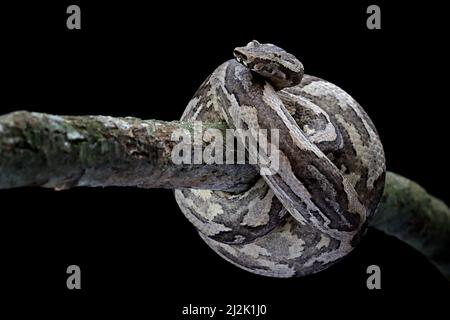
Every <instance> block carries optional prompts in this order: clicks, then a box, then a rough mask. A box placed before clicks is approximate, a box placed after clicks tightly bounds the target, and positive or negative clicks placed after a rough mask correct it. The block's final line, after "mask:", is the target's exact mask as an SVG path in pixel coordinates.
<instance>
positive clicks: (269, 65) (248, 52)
mask: <svg viewBox="0 0 450 320" xmlns="http://www.w3.org/2000/svg"><path fill="white" fill-rule="evenodd" d="M233 54H234V57H235V58H236V60H237V61H238V62H239V63H241V64H242V65H244V66H246V67H247V68H249V69H250V70H251V71H253V72H255V73H257V74H259V75H261V76H262V77H264V78H265V79H266V80H267V81H269V82H270V83H271V84H272V85H273V86H274V88H275V89H276V90H281V89H283V88H286V87H292V86H295V85H297V84H299V83H300V81H301V80H302V77H303V65H302V63H301V62H300V61H299V60H298V59H297V58H296V57H295V56H294V55H292V54H290V53H288V52H286V51H284V50H283V49H281V48H280V47H277V46H275V45H273V44H270V43H259V42H258V41H256V40H253V41H250V42H249V43H248V44H247V45H246V46H245V47H237V48H235V49H234V52H233Z"/></svg>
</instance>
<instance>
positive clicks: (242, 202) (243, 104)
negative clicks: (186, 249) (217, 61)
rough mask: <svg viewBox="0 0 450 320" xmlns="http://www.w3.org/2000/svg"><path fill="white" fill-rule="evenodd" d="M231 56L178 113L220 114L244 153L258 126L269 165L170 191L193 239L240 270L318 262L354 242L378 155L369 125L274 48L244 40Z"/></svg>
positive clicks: (381, 175)
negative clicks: (228, 179)
mask: <svg viewBox="0 0 450 320" xmlns="http://www.w3.org/2000/svg"><path fill="white" fill-rule="evenodd" d="M234 56H235V59H232V60H229V61H227V62H225V63H224V64H222V65H221V66H219V67H218V68H217V69H216V70H215V71H214V72H213V73H212V74H211V75H210V76H209V77H208V79H207V80H206V81H205V82H204V83H203V84H202V85H201V87H200V88H199V89H198V91H197V93H196V94H195V95H194V97H193V98H192V100H191V101H190V103H189V104H188V106H187V108H186V110H185V112H184V114H183V116H182V120H184V121H186V120H189V121H193V120H199V121H211V120H212V119H222V120H224V121H225V122H226V123H227V125H228V126H229V127H230V128H234V129H237V130H236V138H237V140H238V142H240V143H241V144H242V145H245V146H246V148H247V152H248V153H249V154H250V153H251V150H250V149H251V147H252V146H251V145H252V142H253V143H257V141H258V136H257V135H258V130H261V129H263V130H266V132H267V133H269V135H268V138H267V141H268V145H270V147H271V152H272V150H275V149H273V148H276V153H277V156H278V157H277V161H278V163H277V170H272V169H273V168H271V164H272V162H271V161H266V162H264V161H260V162H258V163H257V165H256V166H257V167H258V169H259V170H260V172H266V174H263V175H261V177H260V179H259V180H258V181H257V182H256V183H255V184H254V185H253V186H251V187H250V188H249V189H248V190H246V191H244V192H241V193H228V192H222V191H214V190H198V189H177V190H176V191H175V197H176V200H177V202H178V204H179V206H180V208H181V210H182V211H183V213H184V214H185V216H186V217H187V218H188V219H189V221H191V222H192V224H193V225H194V226H195V227H196V228H197V229H198V231H199V233H200V236H201V237H202V238H203V240H205V241H206V243H207V244H208V245H209V246H210V247H211V248H212V249H213V250H214V251H216V252H217V253H218V254H219V255H220V256H222V257H223V258H224V259H226V260H228V261H229V262H231V263H233V264H235V265H237V266H239V267H241V268H243V269H245V270H247V271H250V272H253V273H256V274H260V275H265V276H272V277H294V276H303V275H307V274H311V273H315V272H318V271H321V270H323V269H325V268H327V267H329V266H330V265H332V264H333V263H335V262H336V261H338V260H339V259H340V258H342V257H344V256H345V255H347V254H348V253H349V252H350V251H351V250H352V249H353V248H354V247H355V246H356V245H357V243H358V242H359V240H360V238H361V236H362V235H363V234H364V232H365V230H366V226H367V224H368V221H369V219H370V218H371V217H372V215H373V214H374V212H375V210H376V208H377V205H378V203H379V201H380V198H381V195H382V193H383V187H384V181H385V158H384V152H383V147H382V144H381V142H380V139H379V136H378V134H377V131H376V129H375V127H374V125H373V123H372V121H371V120H370V118H369V117H368V115H367V114H366V113H365V112H364V110H363V109H362V108H361V106H360V105H359V104H358V103H357V102H356V101H355V100H354V99H353V98H352V97H351V96H350V95H348V94H347V93H346V92H344V91H343V90H342V89H340V88H338V87H337V86H335V85H333V84H332V83H330V82H327V81H325V80H322V79H319V78H317V77H313V76H309V75H304V72H303V65H302V63H301V62H300V61H299V60H297V59H296V57H294V56H293V55H292V54H289V53H287V52H286V51H284V50H283V49H281V48H279V47H277V46H275V45H272V44H261V43H259V42H257V41H252V42H250V43H249V44H247V46H245V47H239V48H236V49H235V50H234ZM274 130H276V133H277V135H278V137H277V139H278V140H277V142H279V143H278V145H277V146H275V145H274V143H273V142H275V139H274V138H275V136H274V134H273V132H274ZM244 131H245V132H246V133H244ZM246 139H249V140H248V141H249V143H248V144H246V141H247V140H246Z"/></svg>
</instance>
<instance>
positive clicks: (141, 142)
mask: <svg viewBox="0 0 450 320" xmlns="http://www.w3.org/2000/svg"><path fill="white" fill-rule="evenodd" d="M208 129H218V130H221V131H222V133H223V132H224V130H225V129H226V127H225V125H224V123H222V122H217V123H208V124H204V126H203V131H202V134H203V133H204V132H205V130H208ZM177 130H187V131H188V132H190V133H192V130H193V123H190V122H179V121H171V122H164V121H158V120H140V119H137V118H130V117H127V118H113V117H105V116H54V115H47V114H42V113H30V112H25V111H20V112H14V113H10V114H7V115H4V116H0V189H8V188H16V187H24V186H41V187H48V188H55V189H67V188H71V187H75V186H88V187H97V186H103V187H105V186H134V187H141V188H186V187H190V188H199V189H214V190H222V191H229V192H240V191H243V190H246V189H247V188H248V187H249V186H250V185H252V184H253V183H254V182H255V180H256V179H258V177H259V176H258V172H257V171H256V170H255V169H254V167H253V166H252V165H242V164H234V165H233V164H209V165H208V164H190V165H187V164H183V165H181V164H180V165H177V164H174V162H173V161H172V158H171V152H172V150H173V148H174V146H175V144H177V143H178V141H173V140H172V134H173V133H174V132H175V131H177ZM200 143H201V144H202V146H201V147H202V150H203V148H204V147H205V146H206V142H204V141H201V142H200ZM191 151H192V152H191V159H193V157H194V154H193V153H194V152H193V150H191ZM223 154H224V155H225V154H226V150H223ZM371 225H372V226H373V227H375V228H377V229H379V230H381V231H383V232H385V233H387V234H389V235H393V236H395V237H397V238H399V239H400V240H402V241H405V242H406V243H408V244H410V245H411V246H412V247H414V248H416V249H417V250H419V251H420V252H422V253H423V254H424V255H425V256H426V257H427V258H429V259H430V261H431V262H433V263H434V264H435V265H436V266H437V267H438V268H439V270H440V271H441V272H442V273H443V274H444V275H445V276H446V277H447V278H448V279H450V254H449V248H450V210H449V208H448V207H447V206H446V205H445V204H444V203H443V202H442V201H440V200H438V199H436V198H434V197H432V196H431V195H429V194H428V193H427V192H426V191H425V190H424V189H423V188H421V187H420V186H419V185H417V184H416V183H415V182H413V181H410V180H408V179H406V178H404V177H401V176H399V175H396V174H394V173H391V172H388V174H387V178H386V186H385V191H384V195H383V197H382V200H381V202H380V205H379V208H378V212H377V214H376V215H375V218H374V219H373V220H372V221H371Z"/></svg>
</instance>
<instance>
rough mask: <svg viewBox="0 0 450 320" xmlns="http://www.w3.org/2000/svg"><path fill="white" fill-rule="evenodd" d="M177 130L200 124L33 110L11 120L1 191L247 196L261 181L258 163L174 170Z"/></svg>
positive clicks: (0, 165)
mask: <svg viewBox="0 0 450 320" xmlns="http://www.w3.org/2000/svg"><path fill="white" fill-rule="evenodd" d="M211 128H215V129H218V130H222V131H223V130H225V126H224V124H223V123H222V122H218V123H208V124H204V127H203V132H204V131H205V130H207V129H211ZM177 130H185V131H186V130H187V131H188V132H192V130H193V124H192V123H189V122H179V121H171V122H164V121H158V120H140V119H137V118H131V117H127V118H113V117H105V116H54V115H47V114H42V113H30V112H25V111H19V112H13V113H10V114H7V115H3V116H0V189H7V188H15V187H24V186H41V187H47V188H55V189H67V188H71V187H75V186H88V187H97V186H103V187H106V186H134V187H141V188H184V187H191V188H202V189H214V190H224V191H231V192H239V191H243V190H246V189H247V188H248V187H249V185H250V184H252V183H253V182H254V181H255V179H257V177H258V175H257V171H256V170H255V169H254V167H253V166H250V165H239V164H234V165H220V164H210V165H206V164H190V165H187V164H183V165H181V164H180V165H177V164H174V162H173V161H172V159H171V151H172V149H173V147H174V146H175V145H176V144H177V143H178V141H172V139H171V137H172V134H173V133H174V132H175V131H177ZM203 132H202V133H203ZM200 143H203V145H202V147H205V145H206V143H205V142H202V141H201V142H200ZM193 149H194V148H192V155H191V158H192V159H193V157H194V154H193V153H194V151H193ZM224 155H225V153H224Z"/></svg>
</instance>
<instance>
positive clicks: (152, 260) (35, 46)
mask: <svg viewBox="0 0 450 320" xmlns="http://www.w3.org/2000/svg"><path fill="white" fill-rule="evenodd" d="M374 3H375V4H378V5H380V7H381V11H382V29H381V30H368V29H367V28H366V18H367V16H368V15H367V14H366V8H367V6H368V5H369V4H372V3H371V2H364V1H363V2H360V3H359V4H345V5H344V4H336V3H333V2H330V3H329V4H327V3H324V2H320V3H317V4H312V3H310V2H308V3H306V2H305V1H293V2H282V1H274V2H272V3H270V4H263V3H262V2H254V3H248V2H242V1H239V2H231V1H230V2H207V3H205V4H201V3H190V4H183V5H181V4H176V3H174V2H165V3H163V4H158V5H156V4H154V5H152V4H150V2H148V4H147V5H145V6H144V5H142V4H137V3H130V2H128V1H122V2H117V3H114V4H112V3H111V2H103V3H102V2H96V5H93V4H92V2H87V1H73V2H63V1H60V2H58V3H55V4H49V3H46V4H43V3H33V4H30V3H24V2H17V3H16V4H15V5H14V6H5V5H2V7H1V8H0V12H1V18H0V20H1V30H0V32H1V52H2V58H1V60H0V61H1V70H0V77H1V80H2V81H1V87H0V88H1V89H0V93H1V94H0V113H1V114H4V113H7V112H12V111H17V110H30V111H38V112H46V113H54V114H73V115H84V114H102V115H112V116H135V117H140V118H156V119H161V120H172V119H178V118H179V117H180V116H181V114H182V111H183V109H184V107H185V106H186V104H187V103H188V101H189V100H190V98H191V96H192V95H193V93H194V92H195V90H196V89H197V87H198V86H199V85H200V84H201V83H202V82H203V80H204V79H205V78H206V77H207V76H208V75H209V74H210V73H211V72H212V71H213V70H214V69H215V67H217V66H218V65H219V64H221V63H222V62H223V61H225V60H227V59H230V58H231V53H232V49H233V48H234V47H235V46H241V45H244V44H246V43H247V42H248V41H250V40H252V39H258V40H259V41H260V42H272V43H275V44H277V45H279V46H280V47H283V48H284V49H286V50H287V51H288V52H291V53H293V54H295V55H296V56H297V57H298V58H299V59H300V60H301V61H302V62H303V64H304V66H305V70H306V73H308V74H312V75H315V76H319V77H321V78H324V79H326V80H328V81H331V82H333V83H335V84H337V85H338V86H340V87H342V88H343V89H344V90H346V91H347V92H348V93H350V94H351V95H352V96H353V97H354V98H355V99H356V100H357V101H358V102H360V104H361V105H362V106H363V107H364V108H365V110H366V111H367V113H368V114H369V115H370V117H371V118H372V120H373V121H374V123H375V125H376V126H377V129H378V131H379V133H380V136H381V139H382V141H383V144H384V147H385V152H386V158H387V166H388V169H389V170H391V171H394V172H397V173H400V174H402V175H404V176H407V177H409V178H411V179H413V180H415V181H417V182H418V183H420V184H421V185H423V186H424V187H425V188H426V189H427V190H428V191H429V192H430V193H432V194H433V195H436V196H438V197H439V198H441V199H443V200H444V201H445V202H446V203H450V198H449V195H448V186H447V183H446V181H449V179H450V174H449V170H448V169H447V165H448V158H447V155H446V151H447V150H446V149H447V147H448V143H447V138H448V125H447V122H448V118H447V116H446V108H448V101H447V100H448V99H447V98H446V97H447V92H448V88H447V83H446V82H444V80H441V79H443V78H442V77H440V76H441V75H445V74H446V73H447V72H448V63H447V59H448V49H446V48H445V42H446V41H448V33H447V32H446V30H445V29H444V27H445V20H444V18H445V15H444V14H445V12H444V11H443V8H441V7H439V6H438V5H434V4H432V3H429V2H427V3H426V4H425V3H422V4H420V5H415V4H411V3H410V2H404V3H398V4H397V6H395V7H394V6H393V4H389V3H384V2H380V1H376V2H374ZM69 4H78V5H80V7H81V12H82V16H81V19H82V29H81V30H68V29H67V28H66V18H67V14H66V8H67V6H68V5H69ZM0 202H1V209H0V211H1V215H0V219H1V220H0V226H1V227H0V228H1V230H2V231H1V239H2V244H1V250H2V255H1V267H2V269H3V271H2V273H1V276H2V279H1V285H0V290H1V291H3V293H6V294H7V296H8V297H9V299H8V303H7V304H8V305H10V304H9V301H11V302H18V303H19V304H18V305H17V306H16V305H15V304H14V308H15V312H18V313H23V312H31V313H33V314H36V313H37V312H38V311H46V312H51V313H55V314H57V315H58V318H65V317H66V316H68V315H72V314H74V313H78V314H82V315H87V314H90V313H91V312H92V311H94V310H95V311H96V312H97V313H98V314H116V313H117V312H119V311H124V312H126V313H129V312H136V313H142V314H143V315H145V316H150V317H151V316H152V315H156V314H161V315H162V316H159V317H158V318H182V316H181V308H182V306H184V305H188V304H190V303H192V304H197V305H202V306H206V305H215V306H218V307H224V305H225V304H233V303H235V304H248V303H256V304H267V305H268V310H269V316H268V317H267V318H268V319H287V318H294V317H295V318H301V317H303V318H304V317H305V316H304V315H305V312H307V311H309V312H311V314H312V315H323V314H325V313H332V314H334V315H336V316H346V317H349V315H350V316H351V315H353V316H354V317H359V316H361V312H360V311H356V309H357V308H356V307H357V306H360V307H363V308H364V309H365V310H366V311H365V313H370V314H372V313H373V312H376V311H378V312H380V313H385V312H386V313H387V312H389V313H391V312H392V310H396V311H398V312H399V314H400V313H401V314H404V313H405V312H408V313H411V314H412V313H415V312H416V311H419V310H424V311H427V312H428V313H429V315H432V314H433V313H437V312H438V311H439V310H440V309H441V308H443V307H445V305H444V304H443V303H444V302H445V301H446V300H447V302H448V298H449V297H450V295H449V292H450V290H449V285H448V282H447V281H446V279H445V278H444V277H443V276H441V275H440V273H439V272H438V271H437V269H436V268H435V267H434V266H433V265H431V264H430V263H429V262H428V261H427V260H426V259H425V258H424V257H423V256H422V255H421V254H419V253H417V252H416V251H414V250H413V249H412V248H410V247H409V246H407V245H405V244H403V243H401V242H399V241H397V240H396V239H394V238H391V237H388V236H386V235H384V234H382V233H380V232H378V231H376V230H369V232H368V235H367V236H366V237H365V239H364V240H363V242H362V243H361V245H360V246H359V247H358V248H357V249H356V250H355V251H354V252H353V253H352V254H351V255H350V256H348V257H347V258H346V259H344V260H343V261H342V262H340V263H339V264H337V265H336V266H334V267H332V268H330V269H328V270H326V271H324V272H321V273H319V274H317V275H312V276H309V277H305V278H300V279H287V280H283V279H271V278H264V277H260V276H256V275H252V274H249V273H247V272H244V271H242V270H240V269H238V268H236V267H234V266H232V265H230V264H228V263H226V262H224V261H223V260H222V259H221V258H220V257H218V256H217V255H215V254H214V253H213V252H212V251H211V250H210V249H209V248H207V246H206V245H205V244H204V243H203V242H202V241H201V240H200V238H199V237H198V236H197V235H196V232H195V230H194V228H193V227H192V226H191V225H190V224H189V222H188V221H187V220H186V219H185V218H184V217H183V215H182V213H181V212H180V210H179V209H178V208H177V205H176V203H175V200H174V198H173V195H172V192H171V191H170V190H138V189H133V188H105V189H87V188H78V189H73V190H69V191H63V192H55V191H52V190H45V189H33V188H22V189H16V190H3V191H1V192H0ZM71 264H77V265H79V266H80V267H81V270H82V290H80V291H69V290H67V288H66V284H65V282H66V277H67V274H66V268H67V266H68V265H71ZM370 264H377V265H379V266H380V267H381V271H382V290H379V291H369V290H368V289H367V288H366V278H367V274H366V268H367V266H368V265H370ZM3 296H4V295H3ZM88 308H90V309H89V310H90V311H89V312H88ZM388 310H389V311H388ZM164 315H165V316H164ZM127 318H135V317H132V316H130V317H127ZM192 319H195V317H192Z"/></svg>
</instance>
